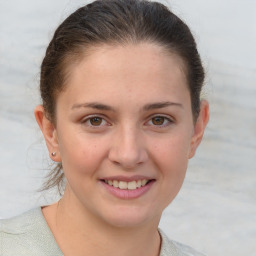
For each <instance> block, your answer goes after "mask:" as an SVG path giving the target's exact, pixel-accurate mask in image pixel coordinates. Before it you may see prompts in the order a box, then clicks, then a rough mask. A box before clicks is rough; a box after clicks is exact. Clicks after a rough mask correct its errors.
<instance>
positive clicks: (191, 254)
mask: <svg viewBox="0 0 256 256" xmlns="http://www.w3.org/2000/svg"><path fill="white" fill-rule="evenodd" d="M159 233H160V235H161V238H162V244H161V252H160V255H159V256H204V255H203V254H201V253H198V252H196V251H195V250H193V249H192V248H191V247H188V246H186V245H183V244H180V243H178V242H175V241H171V240H169V239H168V237H167V236H166V235H165V234H164V232H163V231H161V230H159ZM25 255H26V256H63V253H62V252H61V250H60V249H59V247H58V245H57V243H56V241H55V239H54V236H53V234H52V233H51V230H50V228H49V226H48V225H47V223H46V220H45V219H44V216H43V214H42V211H41V208H40V207H39V208H36V209H33V210H30V211H28V212H26V213H24V214H22V215H20V216H18V217H14V218H11V219H7V220H0V256H25Z"/></svg>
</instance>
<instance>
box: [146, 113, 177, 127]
mask: <svg viewBox="0 0 256 256" xmlns="http://www.w3.org/2000/svg"><path fill="white" fill-rule="evenodd" d="M154 118H163V119H164V123H163V124H160V125H156V124H153V122H152V121H153V119H154ZM147 123H151V124H150V125H152V126H154V127H157V128H164V127H168V126H170V125H171V124H172V123H174V121H173V120H172V119H171V118H170V117H166V116H162V115H156V116H153V117H151V118H150V120H149V121H148V122H147Z"/></svg>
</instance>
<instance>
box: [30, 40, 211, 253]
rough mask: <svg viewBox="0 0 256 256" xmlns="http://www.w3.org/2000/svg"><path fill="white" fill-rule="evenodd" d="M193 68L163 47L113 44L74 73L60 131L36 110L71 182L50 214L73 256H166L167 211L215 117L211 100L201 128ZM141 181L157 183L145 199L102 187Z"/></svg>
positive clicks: (61, 101) (61, 98)
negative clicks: (118, 179)
mask: <svg viewBox="0 0 256 256" xmlns="http://www.w3.org/2000/svg"><path fill="white" fill-rule="evenodd" d="M183 70H184V69H183V62H182V60H181V59H180V58H179V57H178V56H176V55H174V54H170V53H167V52H166V51H165V50H164V49H163V48H162V47H160V46H158V45H154V44H148V43H141V44H137V45H126V46H109V45H103V46H101V47H97V48H93V49H92V50H91V52H90V54H89V55H87V56H86V58H84V59H83V60H82V61H81V62H80V63H79V64H77V65H76V66H74V67H72V69H71V70H70V76H69V79H68V81H67V87H66V89H65V90H64V91H63V92H61V93H60V94H59V95H58V98H57V104H56V125H53V124H52V123H51V122H50V121H49V120H48V119H47V118H46V116H45V112H44V109H43V107H42V106H37V107H36V109H35V117H36V120H37V122H38V124H39V126H40V128H41V130H42V132H43V135H44V137H45V140H46V144H47V147H48V150H49V155H50V157H51V158H52V159H53V160H54V161H56V162H60V161H61V162H62V164H63V169H64V173H65V176H66V179H67V186H66V189H65V193H64V196H63V198H62V199H61V201H60V202H59V203H58V204H54V205H51V206H47V207H44V208H43V210H42V211H43V214H44V216H45V219H46V221H47V222H48V225H49V227H50V228H51V230H52V232H53V234H54V236H55V239H56V241H57V243H58V245H59V247H60V249H61V250H62V251H63V253H64V254H65V255H123V256H125V255H140V256H143V255H152V256H156V255H159V249H160V237H159V234H158V231H157V227H158V224H159V221H160V218H161V214H162V212H163V210H164V209H165V208H166V207H167V206H168V205H169V204H170V203H171V201H172V200H173V199H174V198H175V196H176V195H177V193H178V191H179V190H180V188H181V186H182V183H183V180H184V177H185V173H186V169H187V164H188V160H189V159H190V158H191V157H193V156H194V154H195V151H196V149H197V147H198V145H199V144H200V141H201V139H202V136H203V133H204V129H205V127H206V124H207V122H208V118H209V107H208V103H207V102H206V101H202V102H201V112H200V115H199V117H198V119H197V122H196V123H193V115H192V110H191V100H190V94H189V90H188V86H187V84H186V83H187V82H186V77H185V73H184V72H183ZM92 103H93V104H92ZM102 105H104V108H102ZM106 106H107V107H106ZM95 116H97V117H98V119H92V118H93V117H95ZM156 117H158V118H156ZM95 120H96V121H95ZM95 124H96V125H95ZM51 152H56V156H52V155H51ZM134 175H143V176H146V177H148V178H149V179H153V180H154V183H153V185H152V186H151V187H150V189H149V190H148V191H147V192H146V193H145V194H143V195H142V196H140V197H138V198H136V199H120V198H117V197H115V196H113V195H112V194H111V193H109V192H108V191H107V190H106V189H105V187H104V186H103V185H102V182H101V181H100V180H101V179H103V178H106V177H112V176H122V177H126V178H127V177H128V178H129V177H132V176H134ZM70 234H72V236H70ZM98 241H101V243H100V245H99V243H98ZM96 245H97V246H96Z"/></svg>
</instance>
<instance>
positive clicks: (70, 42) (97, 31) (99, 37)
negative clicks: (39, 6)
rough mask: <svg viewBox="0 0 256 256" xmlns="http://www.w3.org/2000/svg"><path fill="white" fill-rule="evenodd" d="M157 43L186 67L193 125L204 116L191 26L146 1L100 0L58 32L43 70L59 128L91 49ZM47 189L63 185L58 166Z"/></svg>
mask: <svg viewBox="0 0 256 256" xmlns="http://www.w3.org/2000/svg"><path fill="white" fill-rule="evenodd" d="M141 42H145V43H154V44H157V45H159V46H161V47H163V48H165V49H166V50H168V51H169V52H171V53H174V54H176V55H178V56H179V57H180V58H181V59H182V60H183V62H184V66H185V70H184V72H185V74H186V78H187V85H188V89H189V92H190V97H191V108H192V113H193V118H194V121H196V119H197V117H198V114H199V112H200V93H201V89H202V86H203V82H204V69H203V66H202V63H201V59H200V56H199V54H198V51H197V47H196V43H195V40H194V38H193V35H192V34H191V32H190V29H189V28H188V26H187V25H186V24H185V23H184V22H183V21H182V20H181V19H180V18H178V17H177V16H176V15H175V14H173V13H172V12H171V11H170V10H169V9H168V8H167V7H166V6H164V5H163V4H161V3H157V2H150V1H144V0H97V1H94V2H93V3H90V4H88V5H86V6H84V7H81V8H79V9H78V10H76V11H75V12H74V13H72V14H71V15H70V16H69V17H68V18H66V19H65V20H64V21H63V23H62V24H61V25H60V26H59V27H58V28H57V30H56V31H55V33H54V36H53V38H52V40H51V42H50V44H49V46H48V47H47V50H46V54H45V57H44V59H43V62H42V65H41V77H40V92H41V97H42V102H43V107H44V109H45V113H46V116H47V118H48V119H49V120H50V121H51V122H52V123H53V124H55V125H56V123H55V107H56V99H57V96H58V94H59V93H60V92H61V91H63V90H64V89H65V86H66V84H67V80H68V76H69V69H70V67H71V66H72V65H73V64H74V63H79V61H81V60H82V59H83V58H85V56H86V55H85V54H86V53H87V52H88V51H89V50H90V47H93V46H100V45H103V44H112V45H126V44H137V43H141ZM48 178H49V180H48V181H47V183H46V184H45V187H44V188H45V189H47V188H50V187H54V186H55V185H58V186H59V188H60V186H61V184H62V181H63V178H64V175H63V173H62V165H61V163H59V164H58V165H57V166H56V168H54V169H53V170H52V171H51V173H50V174H49V177H48Z"/></svg>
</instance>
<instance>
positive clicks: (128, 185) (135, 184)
mask: <svg viewBox="0 0 256 256" xmlns="http://www.w3.org/2000/svg"><path fill="white" fill-rule="evenodd" d="M148 181H149V180H146V179H144V180H137V181H136V180H134V181H130V182H126V181H118V180H105V183H107V184H108V185H110V186H113V187H115V188H119V189H128V190H135V189H137V188H140V187H144V186H145V185H146V184H147V182H148Z"/></svg>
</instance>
